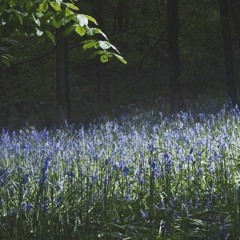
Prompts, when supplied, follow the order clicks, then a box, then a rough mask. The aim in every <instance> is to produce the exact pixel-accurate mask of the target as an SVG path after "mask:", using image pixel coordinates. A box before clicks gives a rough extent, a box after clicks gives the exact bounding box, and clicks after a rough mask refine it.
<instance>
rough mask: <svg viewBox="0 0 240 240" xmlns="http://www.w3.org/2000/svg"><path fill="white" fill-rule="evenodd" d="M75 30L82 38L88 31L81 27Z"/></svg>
mask: <svg viewBox="0 0 240 240" xmlns="http://www.w3.org/2000/svg"><path fill="white" fill-rule="evenodd" d="M74 30H75V32H76V33H77V34H79V35H80V36H84V35H85V34H86V29H85V28H83V27H81V26H76V27H75V29H74Z"/></svg>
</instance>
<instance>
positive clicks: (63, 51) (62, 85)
mask: <svg viewBox="0 0 240 240" xmlns="http://www.w3.org/2000/svg"><path fill="white" fill-rule="evenodd" d="M56 93H57V115H58V124H60V126H64V124H65V123H66V122H68V121H70V92H69V79H68V40H67V37H65V36H64V27H61V28H59V29H57V31H56Z"/></svg>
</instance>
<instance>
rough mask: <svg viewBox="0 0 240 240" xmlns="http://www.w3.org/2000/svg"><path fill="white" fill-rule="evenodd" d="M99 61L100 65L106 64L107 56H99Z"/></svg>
mask: <svg viewBox="0 0 240 240" xmlns="http://www.w3.org/2000/svg"><path fill="white" fill-rule="evenodd" d="M100 61H101V62H102V63H106V62H108V61H109V59H108V56H107V55H101V57H100Z"/></svg>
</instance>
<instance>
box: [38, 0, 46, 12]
mask: <svg viewBox="0 0 240 240" xmlns="http://www.w3.org/2000/svg"><path fill="white" fill-rule="evenodd" d="M47 10H48V3H47V2H46V1H43V2H42V3H41V4H39V7H38V11H39V12H40V13H42V12H44V13H45V12H46V11H47Z"/></svg>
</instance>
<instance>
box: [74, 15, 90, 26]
mask: <svg viewBox="0 0 240 240" xmlns="http://www.w3.org/2000/svg"><path fill="white" fill-rule="evenodd" d="M77 19H78V21H79V25H80V26H81V27H84V26H87V25H88V19H87V17H86V16H85V15H84V14H78V15H77Z"/></svg>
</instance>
